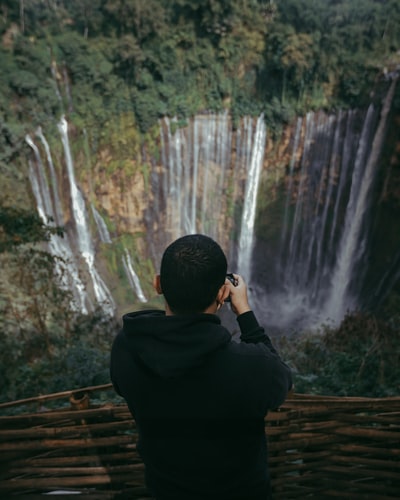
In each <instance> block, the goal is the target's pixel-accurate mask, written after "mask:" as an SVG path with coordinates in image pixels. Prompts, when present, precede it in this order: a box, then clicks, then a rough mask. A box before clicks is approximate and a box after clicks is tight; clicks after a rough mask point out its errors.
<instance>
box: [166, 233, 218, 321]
mask: <svg viewBox="0 0 400 500" xmlns="http://www.w3.org/2000/svg"><path fill="white" fill-rule="evenodd" d="M226 271H227V261H226V257H225V254H224V252H223V251H222V249H221V247H220V246H219V245H218V243H216V242H215V241H214V240H212V239H211V238H209V237H208V236H204V235H202V234H192V235H188V236H183V237H182V238H179V239H177V240H176V241H174V242H173V243H171V245H169V246H168V247H167V249H166V250H165V252H164V255H163V257H162V260H161V269H160V280H159V288H160V290H159V292H161V293H163V294H164V298H165V300H166V302H167V304H168V306H169V308H170V309H171V312H173V313H174V314H189V313H198V312H203V311H205V310H206V309H207V308H208V307H209V306H210V305H211V304H213V303H214V302H215V301H216V299H217V296H218V294H219V292H220V289H221V287H222V285H224V283H225V276H226Z"/></svg>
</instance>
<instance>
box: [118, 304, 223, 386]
mask: <svg viewBox="0 0 400 500" xmlns="http://www.w3.org/2000/svg"><path fill="white" fill-rule="evenodd" d="M121 335H122V337H123V340H124V344H125V345H126V347H127V349H128V351H129V352H130V353H131V354H132V355H133V356H134V357H136V358H138V359H139V360H140V361H141V362H142V364H144V365H145V366H146V367H147V368H148V369H150V370H151V371H152V372H154V373H156V374H158V375H159V376H161V377H168V378H169V377H177V376H180V375H182V374H183V373H185V372H187V371H188V370H190V369H193V368H196V367H198V366H201V365H202V364H203V363H204V361H205V360H206V358H207V357H208V356H209V355H211V354H212V353H213V352H214V351H216V350H217V349H219V348H221V347H222V346H224V345H226V344H228V343H229V342H230V341H231V334H230V333H229V332H228V330H226V328H224V327H223V326H222V325H221V321H220V319H219V317H218V316H216V315H213V314H192V315H188V316H180V315H177V316H166V314H165V312H163V311H158V310H150V311H140V312H134V313H129V314H126V315H125V316H123V328H122V332H121Z"/></svg>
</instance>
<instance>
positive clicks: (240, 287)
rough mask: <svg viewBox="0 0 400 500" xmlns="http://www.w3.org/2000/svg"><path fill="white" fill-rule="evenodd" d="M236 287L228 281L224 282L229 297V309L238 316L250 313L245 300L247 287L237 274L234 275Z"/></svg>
mask: <svg viewBox="0 0 400 500" xmlns="http://www.w3.org/2000/svg"><path fill="white" fill-rule="evenodd" d="M233 276H234V278H235V279H236V282H237V285H236V286H235V285H233V284H232V283H231V281H229V280H228V279H226V280H225V285H227V286H228V287H229V297H230V302H231V309H232V311H233V312H234V313H235V314H236V316H239V315H240V314H243V313H245V312H247V311H251V307H250V306H249V302H248V299H247V286H246V283H245V282H244V279H243V278H242V277H241V276H239V274H234V275H233Z"/></svg>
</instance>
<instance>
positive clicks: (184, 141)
mask: <svg viewBox="0 0 400 500" xmlns="http://www.w3.org/2000/svg"><path fill="white" fill-rule="evenodd" d="M254 121H255V120H253V119H252V118H246V119H244V120H243V121H242V122H241V123H240V126H239V128H238V130H237V131H236V132H234V131H233V129H232V122H231V118H230V116H229V115H228V113H222V114H218V115H213V114H210V115H200V116H196V117H194V118H193V119H192V120H190V122H189V124H188V126H187V127H183V128H176V130H175V131H174V132H173V133H172V132H171V128H172V127H171V122H170V120H169V119H167V118H165V119H164V120H162V122H161V126H160V135H161V146H162V162H163V166H164V171H163V173H162V175H163V182H161V183H158V184H157V185H161V186H163V192H162V193H154V196H155V197H160V201H159V203H158V204H157V206H158V207H160V206H161V207H162V203H161V201H162V200H163V201H164V207H162V208H163V210H162V212H163V213H165V214H166V216H165V219H166V220H165V223H163V221H162V220H161V221H160V224H163V227H164V228H165V229H166V231H167V232H168V234H169V241H172V240H173V239H175V238H178V237H179V236H182V235H183V234H190V233H196V232H201V233H204V234H207V235H209V236H211V237H212V238H215V239H216V240H218V241H220V242H221V244H224V246H225V247H226V248H228V249H229V253H230V254H231V257H232V258H231V262H232V265H234V262H235V261H237V260H238V261H239V263H238V264H237V265H238V266H243V269H244V272H243V271H241V272H242V274H246V275H249V269H248V268H247V262H248V261H249V260H250V258H251V257H250V254H251V249H252V237H253V230H254V219H255V211H256V199H257V189H258V184H259V179H260V173H261V169H262V165H263V158H264V150H265V139H266V128H265V122H264V119H263V117H262V116H261V117H259V119H258V120H256V124H255V126H254ZM242 207H243V210H242ZM242 213H243V215H242ZM153 217H154V218H158V219H159V218H160V214H159V213H157V214H153ZM240 219H243V224H242V229H241V230H240V229H238V220H240ZM239 227H240V222H239ZM238 234H240V236H238ZM238 238H239V239H240V255H239V256H238V257H237V259H236V256H235V255H236V252H235V248H234V246H235V245H236V242H237V241H236V240H237V239H238ZM235 241H236V242H235ZM233 242H235V245H234V244H233Z"/></svg>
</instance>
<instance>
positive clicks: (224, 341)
mask: <svg viewBox="0 0 400 500" xmlns="http://www.w3.org/2000/svg"><path fill="white" fill-rule="evenodd" d="M226 272H227V261H226V257H225V255H224V253H223V251H222V249H221V248H220V246H219V245H218V244H217V243H216V242H215V241H213V240H212V239H211V238H209V237H207V236H204V235H198V234H197V235H189V236H184V237H182V238H179V239H178V240H176V241H175V242H173V243H172V244H171V245H170V246H169V247H168V248H167V249H166V250H165V252H164V255H163V257H162V261H161V269H160V275H157V276H156V277H155V282H154V285H155V288H156V290H157V292H158V293H159V294H163V295H164V299H165V312H162V311H157V310H148V311H139V312H134V313H130V314H127V315H125V316H124V317H123V328H122V331H121V332H120V333H119V334H118V335H117V337H116V338H115V340H114V344H113V348H112V354H111V379H112V382H113V384H114V387H115V390H116V391H117V393H118V394H120V395H121V396H122V397H123V398H125V400H126V402H127V404H128V406H129V409H130V411H131V413H132V416H133V418H134V419H135V421H136V424H137V429H138V434H139V440H138V450H139V453H140V455H141V457H142V458H143V462H144V464H145V467H146V482H147V486H148V488H149V490H150V492H151V494H152V495H154V497H155V498H156V499H157V500H183V499H184V500H209V499H218V500H235V499H241V500H266V499H269V498H270V485H269V474H268V469H267V447H266V439H265V430H264V417H265V415H266V414H267V412H268V410H269V409H271V408H277V407H278V406H279V405H281V404H282V403H283V401H284V400H285V398H286V396H287V393H288V391H289V390H290V388H291V385H292V382H291V373H290V369H289V368H288V367H287V365H286V364H285V363H284V362H283V361H282V360H281V359H280V357H279V355H278V353H277V352H276V350H275V349H274V347H273V346H272V344H271V341H270V339H269V338H268V336H267V335H266V334H265V333H264V330H263V328H262V327H261V326H259V324H258V322H257V319H256V317H255V315H254V313H253V312H252V311H251V308H250V306H249V303H248V298H247V289H246V285H245V283H244V281H243V279H242V278H241V276H239V275H233V276H234V278H235V283H232V282H231V281H230V280H229V279H226ZM235 285H236V286H235ZM226 300H230V303H231V309H232V311H233V312H234V313H235V314H236V315H237V321H238V323H239V327H240V331H241V337H240V340H241V342H240V343H239V342H234V341H233V340H232V337H231V334H230V333H229V332H228V331H227V330H226V329H225V328H224V327H223V326H222V325H221V322H220V319H219V317H218V316H217V315H216V312H217V311H218V310H219V308H220V307H221V306H222V305H223V304H224V302H225V301H226Z"/></svg>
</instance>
